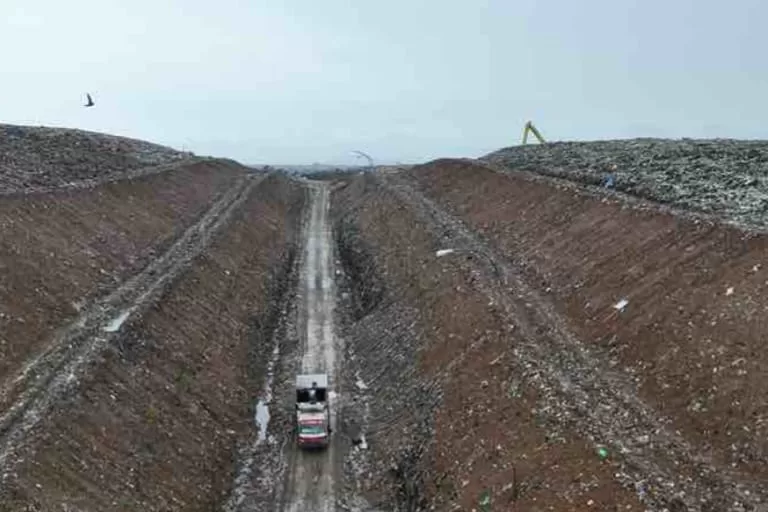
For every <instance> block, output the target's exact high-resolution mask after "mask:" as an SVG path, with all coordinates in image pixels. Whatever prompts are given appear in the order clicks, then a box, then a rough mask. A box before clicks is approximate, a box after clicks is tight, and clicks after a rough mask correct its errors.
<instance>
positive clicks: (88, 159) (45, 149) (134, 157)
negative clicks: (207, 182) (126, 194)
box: [0, 125, 191, 193]
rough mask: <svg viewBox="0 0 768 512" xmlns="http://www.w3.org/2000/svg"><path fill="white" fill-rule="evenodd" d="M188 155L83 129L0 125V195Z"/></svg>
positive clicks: (94, 177)
mask: <svg viewBox="0 0 768 512" xmlns="http://www.w3.org/2000/svg"><path fill="white" fill-rule="evenodd" d="M190 156H191V155H190V154H189V153H184V152H181V151H176V150H174V149H172V148H168V147H165V146H159V145H156V144H151V143H149V142H144V141H140V140H135V139H129V138H126V137H117V136H112V135H105V134H100V133H94V132H86V131H82V130H72V129H65V128H46V127H32V126H15V125H0V192H6V193H7V192H16V191H29V190H35V189H39V188H46V187H47V188H50V187H58V186H67V185H70V184H72V183H77V182H82V181H87V180H97V179H98V180H103V179H109V178H115V177H118V176H119V175H121V174H124V173H126V172H127V171H131V170H136V169H140V168H144V167H149V166H157V165H162V164H168V163H173V162H176V161H179V160H183V159H185V158H189V157H190Z"/></svg>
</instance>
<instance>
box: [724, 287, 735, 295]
mask: <svg viewBox="0 0 768 512" xmlns="http://www.w3.org/2000/svg"><path fill="white" fill-rule="evenodd" d="M725 295H726V296H728V295H733V286H730V287H729V288H728V289H727V290H725Z"/></svg>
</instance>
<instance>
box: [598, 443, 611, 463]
mask: <svg viewBox="0 0 768 512" xmlns="http://www.w3.org/2000/svg"><path fill="white" fill-rule="evenodd" d="M597 456H598V457H600V459H601V460H605V459H607V458H608V450H607V449H605V448H603V447H602V446H601V447H600V448H598V449H597Z"/></svg>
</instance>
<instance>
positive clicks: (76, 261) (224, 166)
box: [0, 162, 244, 400]
mask: <svg viewBox="0 0 768 512" xmlns="http://www.w3.org/2000/svg"><path fill="white" fill-rule="evenodd" d="M243 174H244V173H243V169H242V168H241V167H239V166H234V165H232V164H229V163H221V162H203V163H197V164H192V165H190V166H185V167H182V168H180V169H179V170H177V171H171V172H168V173H163V174H158V175H153V176H147V177H144V178H141V179H137V180H133V181H126V182H120V183H115V184H109V185H105V186H102V187H99V188H96V189H92V190H80V191H72V192H60V193H56V194H49V195H43V196H36V197H33V198H22V197H9V198H8V197H7V198H5V199H4V200H3V201H2V204H0V268H2V269H3V271H2V272H0V356H1V357H0V379H1V380H3V381H5V380H7V379H9V378H11V376H12V375H13V371H14V370H17V371H18V370H20V369H21V368H22V367H23V363H24V361H26V360H27V359H28V358H29V357H30V356H31V355H32V354H35V353H36V352H38V351H39V350H41V349H42V348H43V347H44V346H45V345H46V343H48V342H49V340H50V338H51V337H52V336H53V334H54V331H55V330H57V329H59V328H60V327H61V326H62V325H63V324H64V323H65V322H67V321H68V320H71V319H73V318H75V316H76V315H78V314H79V312H80V311H81V310H82V309H84V308H86V307H87V306H88V304H90V303H92V302H93V301H95V300H96V299H98V298H99V297H100V296H102V295H105V294H106V292H107V291H109V290H111V289H112V288H114V287H115V286H116V284H117V283H119V282H122V281H123V280H125V279H126V278H127V276H129V275H131V274H133V273H135V272H136V271H137V270H139V269H141V268H142V267H143V266H145V265H146V264H147V263H148V262H149V261H151V260H152V258H153V257H154V256H155V255H156V254H159V253H161V252H162V251H163V250H164V249H165V248H166V247H167V246H168V245H169V244H170V242H171V241H172V240H174V239H175V238H176V237H177V236H178V235H180V234H181V233H182V232H183V231H184V230H185V229H186V228H187V227H188V226H189V225H190V224H191V223H192V222H194V221H195V220H196V219H197V218H198V217H199V216H200V215H201V214H202V213H203V212H204V211H205V210H207V209H208V207H209V205H210V204H211V203H212V202H213V200H214V199H215V198H216V197H217V196H219V195H220V194H223V193H224V192H225V191H226V190H227V189H229V188H230V187H231V186H232V185H233V184H234V183H235V180H236V179H238V178H239V177H241V176H243ZM13 378H15V376H14V377H13ZM0 400H5V398H2V399H0Z"/></svg>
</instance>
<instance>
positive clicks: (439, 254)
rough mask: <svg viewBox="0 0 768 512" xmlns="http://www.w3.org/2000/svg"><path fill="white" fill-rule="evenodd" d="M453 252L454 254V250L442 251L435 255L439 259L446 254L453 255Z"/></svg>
mask: <svg viewBox="0 0 768 512" xmlns="http://www.w3.org/2000/svg"><path fill="white" fill-rule="evenodd" d="M452 252H454V249H440V250H439V251H437V252H436V253H435V254H436V255H437V257H438V258H439V257H440V256H445V255H446V254H451V253H452Z"/></svg>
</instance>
